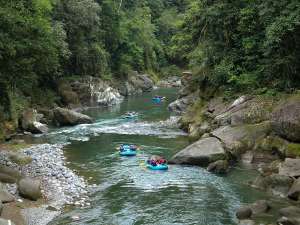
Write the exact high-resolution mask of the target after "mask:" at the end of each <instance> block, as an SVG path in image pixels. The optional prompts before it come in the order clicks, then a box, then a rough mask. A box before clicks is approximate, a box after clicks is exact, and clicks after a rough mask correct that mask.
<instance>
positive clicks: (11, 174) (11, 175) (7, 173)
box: [0, 166, 22, 183]
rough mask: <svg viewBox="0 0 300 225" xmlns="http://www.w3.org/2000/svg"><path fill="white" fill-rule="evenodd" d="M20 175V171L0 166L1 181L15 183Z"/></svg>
mask: <svg viewBox="0 0 300 225" xmlns="http://www.w3.org/2000/svg"><path fill="white" fill-rule="evenodd" d="M21 177H22V175H21V173H20V172H19V171H17V170H15V169H12V168H10V167H7V166H0V181H1V182H3V183H16V182H17V180H19V179H20V178H21Z"/></svg>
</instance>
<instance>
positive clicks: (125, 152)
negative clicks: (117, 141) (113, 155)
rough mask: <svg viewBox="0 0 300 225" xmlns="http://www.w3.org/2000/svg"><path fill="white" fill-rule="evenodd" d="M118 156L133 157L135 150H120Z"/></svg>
mask: <svg viewBox="0 0 300 225" xmlns="http://www.w3.org/2000/svg"><path fill="white" fill-rule="evenodd" d="M120 155H121V156H135V155H136V150H132V149H125V150H120Z"/></svg>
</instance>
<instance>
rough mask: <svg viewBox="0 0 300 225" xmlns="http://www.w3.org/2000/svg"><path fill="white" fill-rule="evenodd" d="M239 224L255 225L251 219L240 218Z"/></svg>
mask: <svg viewBox="0 0 300 225" xmlns="http://www.w3.org/2000/svg"><path fill="white" fill-rule="evenodd" d="M239 225H255V222H254V221H253V220H240V221H239Z"/></svg>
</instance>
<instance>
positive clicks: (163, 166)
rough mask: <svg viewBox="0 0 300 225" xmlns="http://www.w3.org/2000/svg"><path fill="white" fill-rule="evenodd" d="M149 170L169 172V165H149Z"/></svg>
mask: <svg viewBox="0 0 300 225" xmlns="http://www.w3.org/2000/svg"><path fill="white" fill-rule="evenodd" d="M147 168H148V169H150V170H167V169H168V168H169V167H168V165H167V164H158V165H155V166H154V165H151V164H148V163H147Z"/></svg>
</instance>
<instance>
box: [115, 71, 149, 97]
mask: <svg viewBox="0 0 300 225" xmlns="http://www.w3.org/2000/svg"><path fill="white" fill-rule="evenodd" d="M153 88H154V82H153V80H152V79H151V78H150V76H149V75H147V74H139V73H138V72H137V71H132V72H131V73H130V74H129V75H128V80H127V81H124V82H121V83H120V84H119V91H120V93H121V94H122V95H123V96H130V95H134V94H140V93H142V92H149V91H151V90H153Z"/></svg>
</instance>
